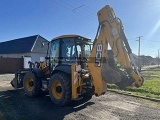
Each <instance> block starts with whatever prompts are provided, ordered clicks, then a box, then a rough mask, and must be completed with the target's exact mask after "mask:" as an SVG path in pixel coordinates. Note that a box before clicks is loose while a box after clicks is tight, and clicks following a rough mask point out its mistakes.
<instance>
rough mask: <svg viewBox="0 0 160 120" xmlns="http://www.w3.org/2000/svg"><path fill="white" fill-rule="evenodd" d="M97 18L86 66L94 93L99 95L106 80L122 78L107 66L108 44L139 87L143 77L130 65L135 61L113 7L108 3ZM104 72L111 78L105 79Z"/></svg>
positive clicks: (112, 81) (118, 80)
mask: <svg viewBox="0 0 160 120" xmlns="http://www.w3.org/2000/svg"><path fill="white" fill-rule="evenodd" d="M98 20H99V29H98V32H97V36H96V38H95V40H94V44H93V49H92V52H91V55H90V61H89V62H88V68H89V70H90V73H91V76H92V79H93V85H94V86H95V94H96V95H97V96H99V95H101V94H103V92H105V91H106V82H107V83H116V82H120V81H121V80H122V79H123V78H122V77H121V75H120V74H119V73H118V72H117V71H113V70H111V69H110V68H109V67H108V62H107V60H108V53H107V50H108V44H109V45H110V47H111V49H112V51H113V54H114V55H115V57H116V58H117V60H118V62H119V63H120V64H121V66H122V68H123V69H125V70H126V72H127V74H128V75H129V78H130V79H132V81H133V82H134V83H135V86H137V87H140V86H141V85H142V84H143V78H142V77H141V75H140V73H139V72H138V70H136V72H135V71H134V69H133V67H132V65H133V66H134V67H135V62H134V59H133V54H132V51H131V49H130V46H129V44H128V41H127V39H126V37H125V34H124V32H123V26H122V23H121V21H120V20H119V19H118V18H117V17H116V16H115V13H114V11H113V9H112V8H111V7H110V6H109V5H107V6H105V7H104V8H102V9H101V10H100V11H99V12H98ZM93 63H95V64H93ZM135 69H136V67H135ZM113 73H114V74H113ZM105 74H109V75H108V76H109V78H112V80H109V79H108V78H107V79H106V77H105ZM114 80H115V81H114ZM126 82H127V80H126ZM133 82H132V83H133Z"/></svg>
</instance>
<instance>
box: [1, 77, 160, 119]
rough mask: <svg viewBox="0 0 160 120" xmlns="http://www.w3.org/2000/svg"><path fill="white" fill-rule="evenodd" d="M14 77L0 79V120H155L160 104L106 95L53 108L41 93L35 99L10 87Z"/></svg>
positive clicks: (158, 113)
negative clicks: (80, 102) (81, 102)
mask: <svg viewBox="0 0 160 120" xmlns="http://www.w3.org/2000/svg"><path fill="white" fill-rule="evenodd" d="M13 77H14V75H13V74H5V75H0V82H1V83H0V120H2V119H6V120H63V119H64V120H158V119H160V103H158V102H152V101H149V100H145V99H141V98H136V97H132V96H126V95H120V94H117V93H114V92H109V91H107V92H106V94H105V95H103V96H100V97H95V96H93V98H92V99H91V100H90V101H88V102H86V103H84V104H80V105H79V104H78V101H76V102H74V103H73V104H71V105H68V106H66V107H57V106H55V105H54V104H53V103H52V102H51V100H50V97H49V95H48V92H43V93H42V95H40V96H39V97H36V98H31V97H28V96H26V95H25V93H24V91H23V89H19V90H14V89H13V87H12V86H11V85H10V81H11V80H12V79H13Z"/></svg>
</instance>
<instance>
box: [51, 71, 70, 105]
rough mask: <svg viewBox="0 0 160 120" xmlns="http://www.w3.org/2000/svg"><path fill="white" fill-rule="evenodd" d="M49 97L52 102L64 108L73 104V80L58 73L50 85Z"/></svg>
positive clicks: (52, 78)
mask: <svg viewBox="0 0 160 120" xmlns="http://www.w3.org/2000/svg"><path fill="white" fill-rule="evenodd" d="M49 95H50V98H51V100H52V102H53V103H54V104H56V105H58V106H64V105H67V104H69V103H70V102H71V80H70V79H69V77H68V76H67V75H66V74H64V73H56V74H54V75H53V76H52V77H51V80H50V83H49Z"/></svg>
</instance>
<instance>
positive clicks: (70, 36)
mask: <svg viewBox="0 0 160 120" xmlns="http://www.w3.org/2000/svg"><path fill="white" fill-rule="evenodd" d="M78 37H80V38H83V39H85V40H87V41H91V39H90V38H87V37H84V36H81V35H76V34H67V35H61V36H58V37H55V38H53V39H52V40H57V39H61V38H78Z"/></svg>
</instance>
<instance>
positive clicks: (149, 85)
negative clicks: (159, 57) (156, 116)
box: [107, 69, 160, 99]
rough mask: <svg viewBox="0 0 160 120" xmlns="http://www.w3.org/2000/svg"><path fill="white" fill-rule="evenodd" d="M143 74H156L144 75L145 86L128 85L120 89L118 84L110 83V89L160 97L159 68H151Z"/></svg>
mask: <svg viewBox="0 0 160 120" xmlns="http://www.w3.org/2000/svg"><path fill="white" fill-rule="evenodd" d="M142 74H145V75H146V74H147V75H155V76H150V77H144V83H143V86H141V87H139V88H136V87H127V88H125V89H124V90H120V89H119V88H118V87H117V86H116V85H113V84H108V85H107V86H108V88H109V89H113V90H118V91H123V92H127V93H130V94H133V95H138V96H144V97H150V98H158V99H160V78H158V77H157V75H158V76H160V71H157V70H154V69H153V70H149V71H143V72H142Z"/></svg>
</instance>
